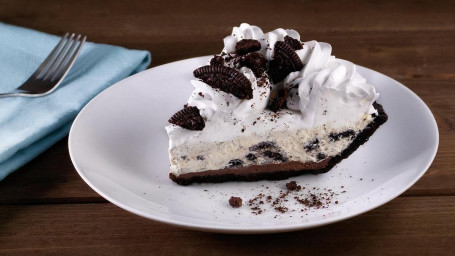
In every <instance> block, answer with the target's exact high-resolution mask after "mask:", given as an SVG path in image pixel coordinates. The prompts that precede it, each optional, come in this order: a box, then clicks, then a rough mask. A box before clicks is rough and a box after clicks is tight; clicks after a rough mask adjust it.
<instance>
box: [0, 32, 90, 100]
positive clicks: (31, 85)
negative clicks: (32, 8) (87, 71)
mask: <svg viewBox="0 0 455 256" xmlns="http://www.w3.org/2000/svg"><path fill="white" fill-rule="evenodd" d="M86 38H87V37H86V36H84V37H82V35H77V36H76V37H75V34H74V33H73V34H71V36H69V37H68V33H66V34H65V35H64V36H63V37H62V39H61V40H60V42H59V43H58V44H57V46H55V48H54V49H53V50H52V52H51V53H50V54H49V56H47V58H46V59H45V60H44V62H43V63H41V65H40V66H39V67H38V68H37V69H36V71H35V72H34V73H33V74H32V75H31V76H30V78H28V79H27V81H25V83H23V84H22V85H21V86H19V88H17V89H16V90H14V91H12V92H9V93H0V98H4V97H11V96H22V97H38V96H44V95H47V94H49V93H51V92H53V91H54V90H55V89H57V87H58V86H59V84H60V83H61V82H62V81H63V78H65V76H66V74H67V73H68V71H69V70H70V69H71V66H72V65H73V63H74V61H75V60H76V58H77V56H78V55H79V52H80V51H81V49H82V46H83V45H84V42H85V39H86Z"/></svg>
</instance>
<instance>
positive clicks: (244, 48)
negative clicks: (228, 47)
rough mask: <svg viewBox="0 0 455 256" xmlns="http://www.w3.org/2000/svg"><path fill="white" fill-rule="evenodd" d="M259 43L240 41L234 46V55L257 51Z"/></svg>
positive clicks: (246, 40) (255, 41) (249, 40)
mask: <svg viewBox="0 0 455 256" xmlns="http://www.w3.org/2000/svg"><path fill="white" fill-rule="evenodd" d="M260 49H261V43H260V42H259V41H258V40H254V39H242V40H240V41H238V42H237V44H236V45H235V53H237V54H240V55H243V54H247V53H249V52H255V51H259V50H260Z"/></svg>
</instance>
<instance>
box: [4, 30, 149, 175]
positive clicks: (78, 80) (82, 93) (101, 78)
mask: <svg viewBox="0 0 455 256" xmlns="http://www.w3.org/2000/svg"><path fill="white" fill-rule="evenodd" d="M89 39H90V38H89ZM59 40H60V37H59V36H54V35H49V34H45V33H42V32H38V31H34V30H30V29H25V28H21V27H16V26H11V25H7V24H4V23H1V22H0V92H8V91H12V90H14V89H15V88H17V87H18V86H19V85H21V84H22V83H23V82H24V81H25V80H26V79H27V78H28V77H29V76H30V75H31V74H32V73H33V72H34V71H35V69H36V68H37V67H38V66H39V65H40V64H41V62H42V61H43V60H44V59H45V58H46V56H47V55H48V54H49V53H50V52H51V51H52V49H53V48H54V47H55V45H57V43H58V41H59ZM150 60H151V56H150V53H149V52H147V51H138V50H129V49H125V48H122V47H118V46H111V45H105V44H95V43H90V42H86V43H85V44H84V47H83V49H82V52H81V53H80V55H79V57H78V58H77V60H76V62H75V63H74V65H73V67H72V69H71V71H70V72H69V73H68V75H67V76H66V78H65V79H64V81H63V82H62V84H61V85H60V87H59V88H58V89H57V90H56V91H55V92H53V93H52V94H50V95H47V96H43V97H38V98H23V97H10V98H0V180H2V179H3V178H5V177H6V176H7V175H8V174H10V173H11V172H13V171H15V170H17V169H18V168H19V167H21V166H22V165H24V164H25V163H27V162H28V161H30V160H31V159H33V158H34V157H36V156H37V155H39V154H40V153H42V152H43V151H45V150H46V149H48V148H49V147H50V146H52V145H53V144H54V143H55V142H57V141H59V140H60V139H62V138H63V137H64V136H65V135H67V134H68V131H69V129H70V127H71V123H72V121H73V120H74V118H75V117H76V115H77V114H78V112H79V111H80V110H81V109H82V107H83V106H84V105H85V104H86V103H87V102H88V101H90V100H91V99H92V98H93V97H95V96H96V95H97V94H98V93H100V92H101V91H103V90H104V89H106V88H107V87H109V86H110V85H112V84H114V83H115V82H117V81H119V80H121V79H123V78H125V77H127V76H130V75H132V74H134V73H137V72H139V71H142V70H144V69H145V68H146V67H147V66H148V65H149V64H150Z"/></svg>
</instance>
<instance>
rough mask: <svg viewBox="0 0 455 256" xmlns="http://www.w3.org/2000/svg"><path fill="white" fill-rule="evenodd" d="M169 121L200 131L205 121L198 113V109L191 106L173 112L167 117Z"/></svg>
mask: <svg viewBox="0 0 455 256" xmlns="http://www.w3.org/2000/svg"><path fill="white" fill-rule="evenodd" d="M169 123H171V124H175V125H178V126H180V127H183V128H185V129H188V130H193V131H202V130H203V129H204V127H205V122H204V119H203V118H202V116H201V115H200V114H199V109H198V108H197V107H193V106H190V107H186V108H184V109H182V110H180V111H179V112H177V113H175V114H174V115H173V116H172V117H171V118H170V119H169Z"/></svg>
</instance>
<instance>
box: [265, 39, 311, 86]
mask: <svg viewBox="0 0 455 256" xmlns="http://www.w3.org/2000/svg"><path fill="white" fill-rule="evenodd" d="M302 68H303V63H302V61H301V60H300V58H299V56H298V55H297V53H295V51H294V49H292V48H291V46H289V45H288V44H287V43H285V42H283V41H278V42H276V43H275V49H274V51H273V60H271V61H270V62H269V76H270V78H271V79H272V82H273V83H279V82H281V81H283V80H284V78H286V76H287V75H289V73H291V72H294V71H299V70H301V69H302Z"/></svg>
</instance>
